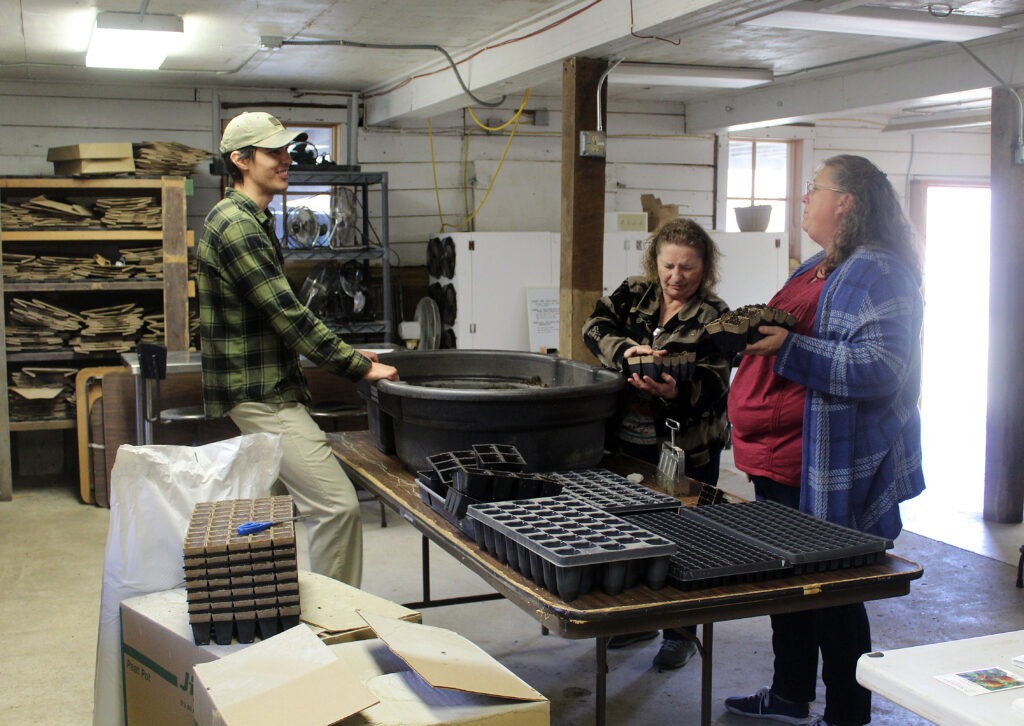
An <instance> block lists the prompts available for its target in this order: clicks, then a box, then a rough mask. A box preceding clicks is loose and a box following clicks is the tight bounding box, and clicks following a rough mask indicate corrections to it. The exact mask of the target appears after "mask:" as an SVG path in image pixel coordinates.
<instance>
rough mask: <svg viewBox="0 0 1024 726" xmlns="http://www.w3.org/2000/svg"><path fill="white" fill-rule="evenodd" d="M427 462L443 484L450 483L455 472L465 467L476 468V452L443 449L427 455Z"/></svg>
mask: <svg viewBox="0 0 1024 726" xmlns="http://www.w3.org/2000/svg"><path fill="white" fill-rule="evenodd" d="M427 463H429V464H430V466H431V467H432V468H433V469H434V471H436V472H437V475H438V477H440V479H441V481H443V482H444V483H445V484H451V483H452V480H453V479H454V478H455V472H456V471H458V470H459V469H465V468H466V467H470V468H473V469H475V468H477V459H476V454H475V453H473V452H472V451H469V450H466V451H444V452H441V453H439V454H434V455H433V456H428V457H427Z"/></svg>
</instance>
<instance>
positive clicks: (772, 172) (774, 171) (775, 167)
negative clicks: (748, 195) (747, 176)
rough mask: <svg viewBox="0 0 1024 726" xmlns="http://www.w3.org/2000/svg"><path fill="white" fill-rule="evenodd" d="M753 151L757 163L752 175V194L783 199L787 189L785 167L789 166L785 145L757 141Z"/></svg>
mask: <svg viewBox="0 0 1024 726" xmlns="http://www.w3.org/2000/svg"><path fill="white" fill-rule="evenodd" d="M755 152H756V161H757V164H756V167H755V175H754V195H755V196H758V197H771V198H774V199H785V198H786V191H787V189H788V185H787V183H786V182H787V167H788V166H789V165H788V163H787V161H788V154H787V145H786V144H785V143H778V142H770V141H758V142H757V146H756V148H755Z"/></svg>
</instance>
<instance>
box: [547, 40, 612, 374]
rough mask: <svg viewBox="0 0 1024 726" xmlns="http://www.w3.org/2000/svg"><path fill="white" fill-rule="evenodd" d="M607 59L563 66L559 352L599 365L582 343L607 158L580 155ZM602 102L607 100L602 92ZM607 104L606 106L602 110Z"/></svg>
mask: <svg viewBox="0 0 1024 726" xmlns="http://www.w3.org/2000/svg"><path fill="white" fill-rule="evenodd" d="M607 68H608V64H607V63H606V62H605V61H603V60H595V59H591V58H570V59H569V60H567V61H565V62H564V63H563V64H562V241H561V274H560V294H559V310H560V313H559V333H558V348H559V354H560V355H561V356H562V357H564V358H572V359H574V360H581V361H587V362H589V363H595V362H596V359H595V358H594V356H593V355H591V353H590V351H588V350H587V349H586V347H585V346H584V345H583V323H584V322H585V321H586V319H587V317H588V316H589V315H590V313H592V312H593V310H594V303H596V302H597V299H598V298H599V297H600V296H601V285H602V278H603V272H604V167H605V160H604V157H595V156H586V157H584V156H580V153H579V150H580V132H581V131H592V130H595V129H597V126H598V124H597V108H598V104H597V94H598V82H599V81H600V79H601V75H602V74H603V73H604V72H605V70H606V69H607ZM601 93H602V94H603V96H602V101H604V100H605V98H606V97H607V96H606V95H604V94H605V90H604V88H602V89H601ZM605 106H606V104H605V103H602V107H605Z"/></svg>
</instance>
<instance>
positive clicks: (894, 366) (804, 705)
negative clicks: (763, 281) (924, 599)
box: [725, 155, 924, 726]
mask: <svg viewBox="0 0 1024 726" xmlns="http://www.w3.org/2000/svg"><path fill="white" fill-rule="evenodd" d="M803 201H804V214H803V229H804V231H805V232H807V234H808V236H810V238H811V239H812V240H814V241H815V242H816V243H817V244H819V245H821V247H822V252H820V253H819V254H817V255H815V256H814V257H812V258H811V259H809V260H808V261H807V262H805V263H804V264H803V265H801V266H800V268H799V269H798V270H797V271H796V272H795V273H794V274H793V276H792V277H791V278H790V281H789V282H787V283H786V286H785V287H784V288H783V290H782V291H780V294H781V293H782V292H785V291H786V289H787V288H788V287H790V286H792V285H796V284H803V285H807V284H809V282H810V281H811V280H813V279H817V280H819V281H820V293H819V296H818V299H817V305H816V307H815V308H814V309H813V323H812V325H813V327H812V331H813V332H812V333H811V334H799V333H796V332H791V331H787V330H784V329H782V328H777V327H773V326H763V327H762V328H761V332H763V333H765V334H766V337H765V338H763V339H762V340H760V341H758V342H757V343H754V344H752V345H751V346H749V347H748V348H747V349H746V350H745V351H744V354H745V355H747V356H755V355H756V356H767V357H769V359H770V358H774V360H773V362H772V364H771V366H770V372H769V373H768V375H771V376H777V377H778V383H779V388H780V389H788V390H789V391H790V392H792V391H793V387H794V386H797V387H802V388H803V389H804V390H805V398H804V406H803V417H802V422H800V421H797V422H796V424H797V425H800V424H801V423H802V435H801V437H800V441H801V451H800V461H801V465H800V486H799V488H798V489H796V488H794V487H786V486H781V485H780V486H775V485H774V483H773V482H772V481H770V480H765V478H764V477H755V481H756V483H757V485H758V486H757V493H758V496H759V498H765V499H773V498H775V499H778V500H781V501H784V503H788V504H791V505H793V506H799V508H800V509H801V510H802V511H805V512H808V513H810V514H813V515H815V516H817V517H821V518H822V519H827V520H829V521H830V522H835V523H836V524H841V525H844V526H846V527H852V528H854V529H858V530H861V531H864V532H870V533H872V534H877V535H881V536H883V537H889V538H893V537H895V536H896V535H898V534H899V532H900V529H901V528H902V522H901V520H900V514H899V503H900V502H901V501H904V500H906V499H909V498H911V497H914V496H916V495H917V494H919V493H920V492H921V491H922V490H923V489H924V476H923V474H922V470H921V423H920V416H919V411H918V408H917V400H918V397H919V395H920V382H921V349H920V336H921V324H922V318H923V303H922V299H921V294H920V287H921V263H920V260H919V257H918V254H917V251H916V249H915V247H914V245H913V239H912V235H911V231H910V227H909V225H908V224H907V221H906V218H905V217H904V215H903V212H902V210H901V209H900V205H899V201H898V199H897V197H896V192H895V190H894V189H893V187H892V184H890V182H889V180H888V179H887V178H886V176H885V174H884V173H883V172H882V171H880V170H879V169H878V168H877V167H876V166H875V165H874V164H872V163H871V162H870V161H868V160H867V159H864V158H862V157H859V156H850V155H842V156H835V157H832V158H830V159H828V160H826V161H825V164H824V166H823V167H822V168H821V169H820V170H819V171H818V173H817V174H816V175H815V178H814V181H812V182H809V183H808V184H807V189H806V194H805V195H804V199H803ZM751 362H753V361H751ZM751 370H757V368H756V367H751ZM762 370H763V366H762ZM743 373H744V369H743V367H742V366H741V368H740V370H739V371H738V372H737V380H736V382H735V384H734V387H733V392H734V393H733V395H735V394H736V392H738V391H740V390H742V389H743V388H744V385H743V381H742V380H740V377H741V376H742V375H743ZM738 408H742V407H741V406H738ZM732 409H733V405H732V403H730V412H732ZM733 426H734V439H735V437H736V436H737V435H742V431H741V429H742V424H741V422H740V421H736V420H734V421H733ZM776 495H777V496H776ZM772 631H773V632H772V647H773V649H774V653H775V668H774V678H773V681H772V685H771V687H770V688H763V689H761V690H760V691H758V692H757V693H755V694H754V695H752V696H746V697H736V698H728V699H726V702H725V705H726V708H727V710H729V711H730V712H732V713H739V714H743V715H747V716H755V717H759V718H769V719H775V720H779V721H784V722H788V723H808V722H811V723H816V724H820V725H823V726H860V725H861V724H866V723H869V722H870V721H871V693H870V691H868V690H867V689H865V688H863V687H862V686H860V685H859V684H858V683H857V680H856V668H857V659H858V658H859V657H860V656H861V654H863V653H866V652H869V651H870V650H871V632H870V626H869V623H868V617H867V612H866V610H865V608H864V605H863V603H858V604H856V605H847V606H841V607H833V608H825V609H820V610H813V611H805V612H801V613H792V614H787V615H779V616H773V617H772ZM819 651H820V653H821V662H822V680H823V681H824V683H825V690H826V694H825V712H824V714H823V716H821V717H818V718H817V719H816V720H813V721H812V719H811V714H810V702H811V701H813V700H814V699H815V685H816V682H817V666H818V653H819Z"/></svg>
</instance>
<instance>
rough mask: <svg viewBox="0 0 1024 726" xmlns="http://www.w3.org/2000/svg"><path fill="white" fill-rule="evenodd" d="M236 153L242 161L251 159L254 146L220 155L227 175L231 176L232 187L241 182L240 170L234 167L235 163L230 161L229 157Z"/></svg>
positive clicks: (254, 150)
mask: <svg viewBox="0 0 1024 726" xmlns="http://www.w3.org/2000/svg"><path fill="white" fill-rule="evenodd" d="M235 151H237V152H238V154H239V156H241V157H242V158H243V159H251V158H252V157H253V156H255V155H256V147H255V146H243V147H242V148H241V149H235V150H234V151H227V152H225V153H224V154H222V156H223V158H224V168H225V169H227V170H228V174H230V175H231V184H232V186H233V185H235V184H238V183H239V182H240V181H242V170H241V169H239V168H238V167H237V166H235V162H233V161H232V160H231V155H232V154H233V153H235Z"/></svg>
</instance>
